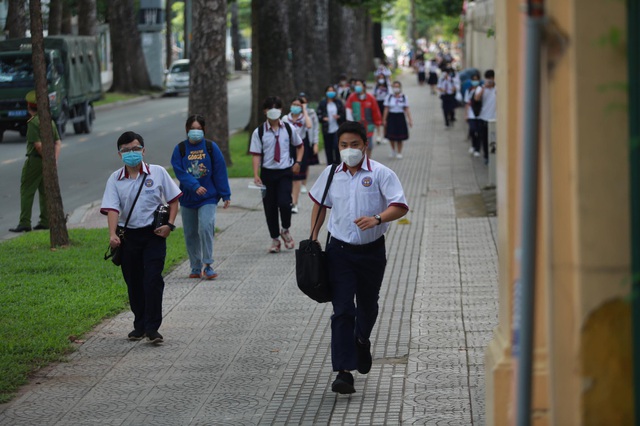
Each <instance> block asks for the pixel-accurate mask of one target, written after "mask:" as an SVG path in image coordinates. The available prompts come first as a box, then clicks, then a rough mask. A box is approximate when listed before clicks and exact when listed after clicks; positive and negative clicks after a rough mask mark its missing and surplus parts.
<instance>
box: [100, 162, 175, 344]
mask: <svg viewBox="0 0 640 426" xmlns="http://www.w3.org/2000/svg"><path fill="white" fill-rule="evenodd" d="M143 173H146V175H143ZM143 180H144V184H143V183H142V182H143ZM140 185H143V186H142V190H141V191H140V196H139V198H138V201H137V202H136V203H135V206H133V202H134V200H135V197H136V194H137V193H138V189H139V188H140ZM181 195H182V192H181V191H180V188H178V185H176V184H175V182H174V181H173V179H172V178H171V176H169V173H167V171H166V170H165V169H164V167H161V166H157V165H153V164H151V165H150V164H147V163H144V162H143V163H142V164H141V166H140V173H139V174H138V176H137V177H136V178H131V176H130V175H129V172H128V171H127V168H126V167H123V168H121V169H119V170H116V171H115V172H114V173H112V174H111V176H109V179H108V180H107V185H106V187H105V190H104V195H103V196H102V205H101V207H100V213H102V214H104V215H106V214H108V212H110V211H115V212H117V213H118V215H119V216H118V226H121V227H124V224H125V221H126V220H127V216H128V215H129V212H130V211H131V207H132V206H133V211H132V212H131V218H130V219H129V223H128V224H127V228H126V229H125V237H124V241H123V242H122V246H121V247H122V248H121V250H122V276H123V277H124V280H125V282H126V283H127V289H128V292H129V304H130V305H131V311H132V312H133V314H134V321H133V327H134V329H135V330H137V331H144V332H146V333H147V334H148V333H150V332H156V331H158V328H160V324H161V323H162V294H163V292H164V280H163V278H162V270H163V269H164V260H165V257H166V252H167V240H166V239H165V238H162V237H161V236H158V235H156V234H155V233H154V228H153V212H154V211H155V210H156V208H157V207H158V206H159V205H160V204H164V203H171V202H173V201H175V200H176V199H177V198H178V197H180V196H181Z"/></svg>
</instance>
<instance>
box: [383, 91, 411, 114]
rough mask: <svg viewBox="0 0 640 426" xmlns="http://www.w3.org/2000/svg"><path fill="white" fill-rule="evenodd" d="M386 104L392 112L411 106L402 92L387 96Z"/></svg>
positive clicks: (402, 110)
mask: <svg viewBox="0 0 640 426" xmlns="http://www.w3.org/2000/svg"><path fill="white" fill-rule="evenodd" d="M384 106H386V107H388V108H389V112H391V113H397V112H404V109H405V108H407V107H408V106H409V102H408V101H407V97H406V96H405V95H404V93H401V94H400V96H396V95H389V96H387V98H386V99H385V100H384Z"/></svg>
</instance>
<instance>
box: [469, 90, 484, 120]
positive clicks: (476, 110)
mask: <svg viewBox="0 0 640 426" xmlns="http://www.w3.org/2000/svg"><path fill="white" fill-rule="evenodd" d="M475 94H476V91H475V90H474V91H473V94H472V95H471V101H470V105H471V110H472V111H473V115H474V116H475V117H476V118H478V116H479V115H480V112H481V111H482V99H480V100H479V101H477V100H476V96H475Z"/></svg>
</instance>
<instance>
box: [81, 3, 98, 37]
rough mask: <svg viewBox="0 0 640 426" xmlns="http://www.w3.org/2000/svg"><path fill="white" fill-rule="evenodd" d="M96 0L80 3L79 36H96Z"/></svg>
mask: <svg viewBox="0 0 640 426" xmlns="http://www.w3.org/2000/svg"><path fill="white" fill-rule="evenodd" d="M96 14H97V10H96V0H82V1H80V2H78V34H79V35H85V36H95V35H96V25H97V22H96Z"/></svg>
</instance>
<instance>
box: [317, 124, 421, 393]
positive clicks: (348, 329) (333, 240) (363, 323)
mask: <svg viewBox="0 0 640 426" xmlns="http://www.w3.org/2000/svg"><path fill="white" fill-rule="evenodd" d="M369 143H370V142H369V138H368V136H367V131H366V129H365V127H364V126H363V125H362V124H360V123H357V122H352V121H347V122H346V123H344V124H342V125H341V126H340V128H339V129H338V146H339V149H340V157H341V159H342V161H343V163H342V165H340V166H338V168H337V169H336V171H335V175H334V178H333V181H332V183H331V186H330V188H329V192H328V194H327V198H326V199H325V201H324V205H320V201H319V200H321V199H322V194H323V192H324V188H325V186H326V184H327V179H328V177H329V172H330V170H331V168H330V167H327V168H326V169H325V170H324V171H323V172H322V174H321V175H320V177H318V180H317V181H316V183H315V184H314V185H313V188H312V189H311V191H310V193H309V196H310V197H311V199H312V200H313V201H314V203H315V204H314V206H313V211H312V213H311V226H312V227H313V226H314V224H315V221H316V217H318V225H317V227H315V228H313V229H312V230H311V235H312V238H313V239H314V240H317V239H318V233H319V232H320V228H321V227H322V224H323V223H324V219H325V215H326V209H327V208H330V209H331V214H330V216H329V221H328V224H327V230H328V231H329V235H330V238H329V243H328V245H327V247H326V254H327V262H328V270H329V282H330V284H331V289H332V301H331V302H332V304H333V315H332V316H331V362H332V366H333V371H336V372H338V375H337V377H336V379H335V381H334V382H333V384H332V385H331V390H332V391H334V392H337V393H341V394H350V393H354V392H355V391H356V390H355V387H354V380H353V375H352V374H351V371H352V370H358V372H360V373H361V374H367V373H368V372H369V371H370V370H371V364H372V357H371V342H370V341H369V338H370V336H371V332H372V330H373V327H374V325H375V323H376V319H377V317H378V297H379V293H380V286H381V285H382V279H383V277H384V269H385V266H386V263H387V260H386V252H385V244H384V233H385V232H386V231H387V229H388V228H389V225H388V223H389V222H392V221H394V220H396V219H399V218H401V217H402V216H404V215H405V214H406V213H407V211H408V210H409V207H408V206H407V201H406V199H405V196H404V192H403V189H402V185H401V184H400V181H399V180H398V177H397V176H396V174H395V173H394V172H393V171H392V170H391V169H389V168H387V167H385V166H383V165H382V164H380V163H378V162H376V161H373V160H371V159H369V158H368V157H367V155H366V154H365V152H366V149H367V145H368V144H369ZM354 299H355V301H354Z"/></svg>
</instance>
